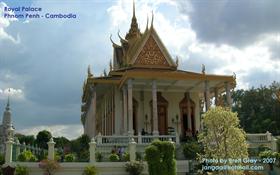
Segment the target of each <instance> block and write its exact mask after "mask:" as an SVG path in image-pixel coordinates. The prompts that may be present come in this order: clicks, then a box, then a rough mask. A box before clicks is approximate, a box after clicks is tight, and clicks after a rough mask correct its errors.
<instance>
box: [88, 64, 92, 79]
mask: <svg viewBox="0 0 280 175" xmlns="http://www.w3.org/2000/svg"><path fill="white" fill-rule="evenodd" d="M92 76H93V74H92V73H91V70H90V65H88V77H92Z"/></svg>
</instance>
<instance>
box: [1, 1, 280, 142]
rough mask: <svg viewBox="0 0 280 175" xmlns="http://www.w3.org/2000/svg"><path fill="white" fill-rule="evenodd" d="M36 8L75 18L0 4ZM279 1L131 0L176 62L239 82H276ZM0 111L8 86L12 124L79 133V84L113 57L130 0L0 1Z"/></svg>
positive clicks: (142, 21)
mask: <svg viewBox="0 0 280 175" xmlns="http://www.w3.org/2000/svg"><path fill="white" fill-rule="evenodd" d="M23 5H24V6H33V7H41V8H42V9H43V12H42V13H75V14H77V19H52V20H50V19H29V20H26V19H24V20H22V19H20V20H7V19H4V18H3V16H2V7H3V6H9V7H17V6H23ZM279 6H280V1H277V0H271V1H261V0H260V1H257V2H256V1H252V0H247V1H241V0H237V1H231V2H229V1H221V0H219V1H218V0H217V1H211V2H208V1H207V2H206V1H187V0H184V1H174V0H154V1H152V0H150V1H148V0H145V1H144V0H142V1H141V0H136V15H137V19H138V22H139V24H140V28H141V30H142V31H143V30H144V29H145V26H146V19H147V16H149V18H151V11H153V12H154V16H155V19H154V26H155V28H156V30H157V32H158V33H159V35H160V37H161V39H162V40H163V42H164V43H165V45H166V47H167V48H168V50H169V52H170V54H171V56H172V57H173V58H175V57H176V56H178V57H179V63H180V68H181V69H185V70H189V71H195V72H200V69H201V64H205V65H206V72H207V73H214V74H228V75H232V74H233V72H235V73H236V75H237V83H238V88H249V87H251V86H260V85H261V84H263V85H268V84H270V83H271V82H272V81H280V78H279V77H280V33H279V31H280V21H279V18H280V12H279V10H278V9H277V7H279ZM0 7H1V8H0V10H1V13H0V14H1V15H0V111H3V110H4V107H5V103H6V99H7V94H8V89H9V88H10V89H11V92H10V95H11V101H12V102H11V103H12V112H13V121H14V125H15V127H16V129H17V130H18V131H20V132H23V133H26V134H30V133H36V132H37V131H38V130H41V129H44V128H48V129H49V130H52V132H53V133H54V134H55V135H65V136H67V137H70V138H74V137H76V136H78V135H79V134H81V128H82V126H81V124H80V105H81V93H82V91H81V88H82V84H83V81H84V79H85V78H86V70H87V67H88V65H91V67H92V69H93V73H94V74H95V75H100V74H101V72H103V70H104V68H106V69H107V70H108V67H109V66H108V65H109V60H110V58H112V47H111V42H110V40H109V36H110V34H112V35H113V40H115V42H117V43H118V42H119V40H118V37H117V32H118V30H120V34H121V35H123V36H124V35H125V34H126V32H127V31H128V29H129V25H130V20H131V14H132V1H130V0H114V1H109V0H105V1H101V0H79V1H78V0H47V1H43V0H37V1H31V0H26V1H24V0H14V1H5V0H0Z"/></svg>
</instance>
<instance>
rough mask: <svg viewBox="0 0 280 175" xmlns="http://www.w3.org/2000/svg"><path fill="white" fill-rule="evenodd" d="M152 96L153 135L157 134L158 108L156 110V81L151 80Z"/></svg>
mask: <svg viewBox="0 0 280 175" xmlns="http://www.w3.org/2000/svg"><path fill="white" fill-rule="evenodd" d="M152 98H153V135H159V132H158V110H157V82H156V81H155V80H153V82H152Z"/></svg>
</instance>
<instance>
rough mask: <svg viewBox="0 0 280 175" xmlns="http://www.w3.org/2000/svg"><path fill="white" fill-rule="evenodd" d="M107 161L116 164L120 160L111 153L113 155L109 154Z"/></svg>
mask: <svg viewBox="0 0 280 175" xmlns="http://www.w3.org/2000/svg"><path fill="white" fill-rule="evenodd" d="M109 160H110V161H111V162H118V161H119V160H120V158H119V156H118V155H117V154H115V153H113V154H110V156H109Z"/></svg>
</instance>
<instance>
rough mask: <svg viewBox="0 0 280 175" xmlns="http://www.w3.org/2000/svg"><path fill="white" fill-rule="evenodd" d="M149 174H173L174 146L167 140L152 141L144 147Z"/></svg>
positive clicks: (174, 167) (174, 164)
mask: <svg viewBox="0 0 280 175" xmlns="http://www.w3.org/2000/svg"><path fill="white" fill-rule="evenodd" d="M145 154H146V160H147V163H148V168H149V174H150V175H157V174H161V175H175V174H176V161H175V159H174V155H175V146H174V145H173V144H172V143H171V142H167V141H164V142H162V141H159V140H157V141H154V142H153V143H152V144H151V145H150V146H148V147H147V148H146V149H145Z"/></svg>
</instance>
